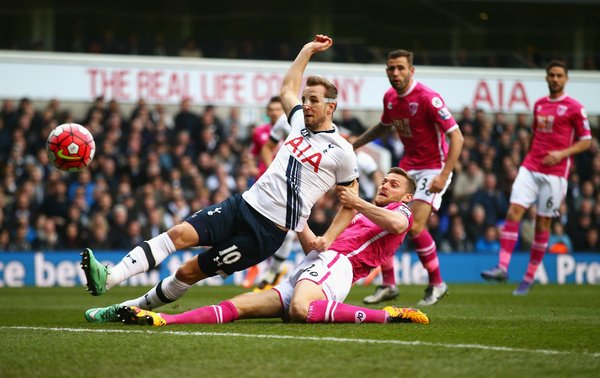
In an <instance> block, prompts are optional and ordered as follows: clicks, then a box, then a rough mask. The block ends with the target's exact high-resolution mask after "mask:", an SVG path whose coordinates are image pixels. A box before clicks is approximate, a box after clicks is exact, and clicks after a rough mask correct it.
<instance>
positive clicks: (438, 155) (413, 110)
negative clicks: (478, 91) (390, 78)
mask: <svg viewBox="0 0 600 378" xmlns="http://www.w3.org/2000/svg"><path fill="white" fill-rule="evenodd" d="M381 123H382V124H384V125H391V126H394V128H395V129H396V131H397V132H398V135H399V136H400V139H401V140H402V143H403V144H404V149H405V151H406V152H405V154H404V157H403V158H402V160H400V164H399V166H400V168H403V169H404V170H407V171H409V170H412V169H439V168H442V167H443V166H444V163H445V162H446V157H447V155H448V144H447V143H446V138H445V133H449V132H451V131H452V130H454V129H456V128H458V125H457V124H456V121H455V120H454V117H452V114H451V113H450V111H449V110H448V108H447V107H446V105H445V104H444V100H442V98H441V97H440V95H439V94H437V93H436V92H434V91H433V90H431V89H430V88H428V87H426V86H425V85H423V84H421V83H417V82H416V81H413V84H412V85H411V87H410V88H409V89H408V91H407V92H406V93H405V94H402V95H398V93H397V92H396V90H395V89H394V88H390V89H389V90H388V91H387V92H386V93H385V95H384V96H383V114H382V115H381Z"/></svg>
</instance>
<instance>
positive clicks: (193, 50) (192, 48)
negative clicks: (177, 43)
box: [179, 37, 204, 58]
mask: <svg viewBox="0 0 600 378" xmlns="http://www.w3.org/2000/svg"><path fill="white" fill-rule="evenodd" d="M179 56H182V57H185V58H202V57H203V56H204V53H203V52H202V50H200V48H199V47H198V46H197V45H196V40H195V39H194V38H193V37H187V38H186V39H185V41H184V43H183V46H182V47H181V48H180V49H179Z"/></svg>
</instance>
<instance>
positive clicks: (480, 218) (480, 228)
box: [465, 204, 492, 244]
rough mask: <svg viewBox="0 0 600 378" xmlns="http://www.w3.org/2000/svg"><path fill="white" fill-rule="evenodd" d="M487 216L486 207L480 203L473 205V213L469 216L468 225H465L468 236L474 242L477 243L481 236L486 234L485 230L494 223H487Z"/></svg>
mask: <svg viewBox="0 0 600 378" xmlns="http://www.w3.org/2000/svg"><path fill="white" fill-rule="evenodd" d="M485 218H486V216H485V208H484V207H483V206H482V205H479V204H478V205H475V206H473V208H472V209H471V213H470V215H469V217H468V218H467V222H466V223H467V225H466V227H465V229H466V232H467V237H468V238H469V240H470V241H471V242H472V243H473V244H475V243H476V242H477V241H478V240H479V238H480V237H482V236H483V235H484V234H485V230H486V229H487V228H488V227H489V226H491V225H492V224H489V223H486V221H485Z"/></svg>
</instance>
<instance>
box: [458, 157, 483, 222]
mask: <svg viewBox="0 0 600 378" xmlns="http://www.w3.org/2000/svg"><path fill="white" fill-rule="evenodd" d="M454 177H455V178H454V179H453V180H452V198H453V200H454V202H456V203H457V204H458V206H459V208H460V209H461V210H463V211H467V210H468V209H467V207H468V206H467V205H468V204H469V202H470V199H471V197H472V196H473V194H475V192H477V191H478V190H480V189H481V188H482V187H483V180H484V174H483V172H482V171H481V168H479V166H478V165H477V163H476V162H475V161H469V162H468V164H467V166H466V167H463V165H462V164H457V169H456V172H455V176H454Z"/></svg>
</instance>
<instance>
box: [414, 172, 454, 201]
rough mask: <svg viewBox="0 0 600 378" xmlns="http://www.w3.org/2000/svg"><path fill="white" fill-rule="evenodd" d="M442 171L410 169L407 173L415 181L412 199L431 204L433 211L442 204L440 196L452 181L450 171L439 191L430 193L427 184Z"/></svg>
mask: <svg viewBox="0 0 600 378" xmlns="http://www.w3.org/2000/svg"><path fill="white" fill-rule="evenodd" d="M440 172H442V169H441V168H440V169H412V170H410V171H408V172H407V173H408V174H409V175H411V176H412V177H413V178H414V179H415V181H416V182H417V191H416V192H415V195H414V196H413V200H418V201H423V202H426V203H428V204H430V205H431V207H433V209H434V210H435V211H438V210H439V209H440V206H441V205H442V196H443V195H444V193H446V189H448V186H449V185H450V183H451V182H452V173H450V176H448V180H447V181H446V185H444V189H442V191H441V192H439V193H431V192H430V191H429V185H431V180H433V178H434V177H435V176H437V175H439V174H440Z"/></svg>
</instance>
